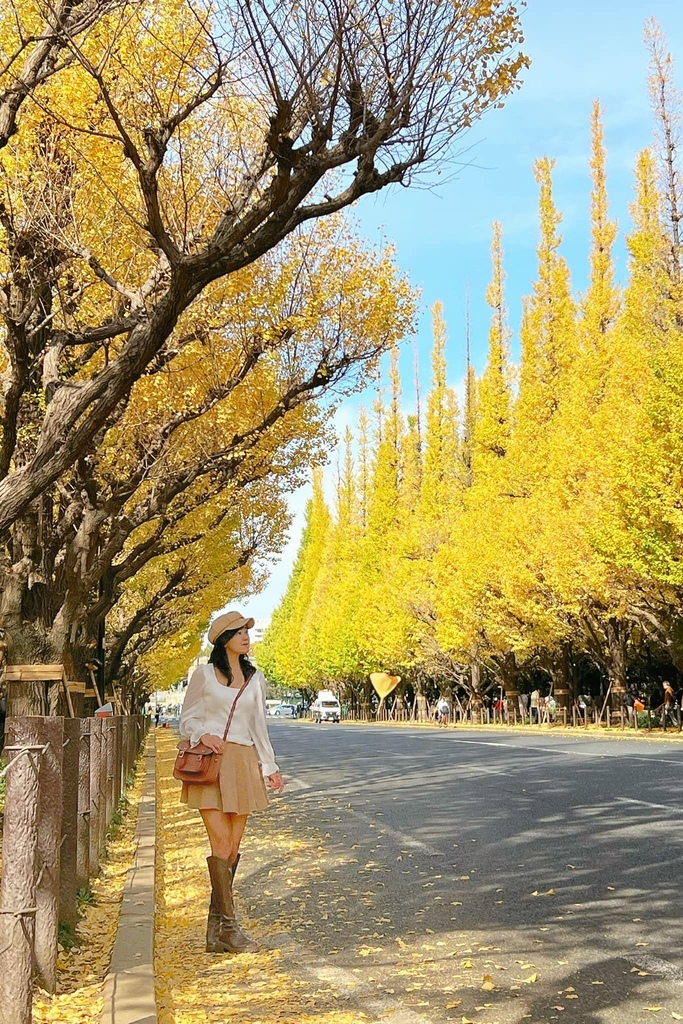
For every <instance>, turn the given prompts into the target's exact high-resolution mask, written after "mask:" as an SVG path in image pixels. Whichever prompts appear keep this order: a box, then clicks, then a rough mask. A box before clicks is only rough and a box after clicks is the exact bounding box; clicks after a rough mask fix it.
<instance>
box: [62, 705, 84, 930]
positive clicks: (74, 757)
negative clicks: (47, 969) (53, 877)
mask: <svg viewBox="0 0 683 1024" xmlns="http://www.w3.org/2000/svg"><path fill="white" fill-rule="evenodd" d="M63 726H64V742H63V744H62V820H61V824H60V828H61V837H60V856H59V923H60V924H65V925H68V927H69V928H71V930H72V931H75V929H76V924H77V921H78V900H77V898H76V897H77V893H78V886H77V884H76V855H77V854H76V851H77V846H78V746H79V739H80V721H79V719H78V718H65V719H63Z"/></svg>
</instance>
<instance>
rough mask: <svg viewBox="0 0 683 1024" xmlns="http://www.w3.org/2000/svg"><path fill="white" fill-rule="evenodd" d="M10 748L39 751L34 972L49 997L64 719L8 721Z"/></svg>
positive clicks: (54, 957) (55, 926) (54, 946)
mask: <svg viewBox="0 0 683 1024" xmlns="http://www.w3.org/2000/svg"><path fill="white" fill-rule="evenodd" d="M6 731H7V734H8V736H9V737H11V739H10V743H11V744H17V743H19V744H22V745H34V746H35V745H38V746H44V747H45V748H46V749H45V752H44V754H43V755H42V757H41V759H40V771H39V787H38V789H39V792H38V844H37V849H36V871H37V873H38V874H37V878H36V927H35V937H34V952H35V966H36V970H37V973H38V978H39V981H40V984H41V985H42V986H43V988H44V989H45V990H46V991H47V992H54V990H55V982H56V970H57V935H58V932H59V855H60V844H61V839H62V754H63V751H62V744H63V742H64V719H63V718H43V717H39V716H31V717H26V718H8V719H7V727H6Z"/></svg>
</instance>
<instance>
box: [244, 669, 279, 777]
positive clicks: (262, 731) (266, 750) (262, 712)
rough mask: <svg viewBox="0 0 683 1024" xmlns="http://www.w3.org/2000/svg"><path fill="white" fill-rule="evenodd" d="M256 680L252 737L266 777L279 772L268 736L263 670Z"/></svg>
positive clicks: (251, 726) (251, 727)
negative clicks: (256, 690) (257, 688)
mask: <svg viewBox="0 0 683 1024" xmlns="http://www.w3.org/2000/svg"><path fill="white" fill-rule="evenodd" d="M255 682H256V683H257V684H258V687H259V691H258V694H257V699H256V705H255V708H254V713H253V715H252V719H251V723H250V733H251V738H252V740H253V741H254V746H255V747H256V753H257V754H258V759H259V761H260V762H261V770H262V771H263V775H264V777H265V778H268V776H269V775H272V774H273V773H274V772H279V770H280V769H279V768H278V766H277V762H276V760H275V752H274V750H273V747H272V745H271V742H270V737H269V736H268V723H267V720H266V680H265V677H264V675H263V673H262V672H259V673H257V677H256V679H255Z"/></svg>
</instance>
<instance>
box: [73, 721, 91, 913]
mask: <svg viewBox="0 0 683 1024" xmlns="http://www.w3.org/2000/svg"><path fill="white" fill-rule="evenodd" d="M93 721H94V719H91V718H81V719H79V720H78V727H79V729H78V731H79V737H78V825H77V828H76V894H78V893H79V892H80V891H81V889H85V888H87V885H88V879H89V878H90V727H91V725H92V723H93Z"/></svg>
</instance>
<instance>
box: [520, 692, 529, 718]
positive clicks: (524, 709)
mask: <svg viewBox="0 0 683 1024" xmlns="http://www.w3.org/2000/svg"><path fill="white" fill-rule="evenodd" d="M519 713H520V715H521V716H522V721H523V722H525V721H526V719H527V718H528V716H529V694H528V693H520V695H519Z"/></svg>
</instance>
